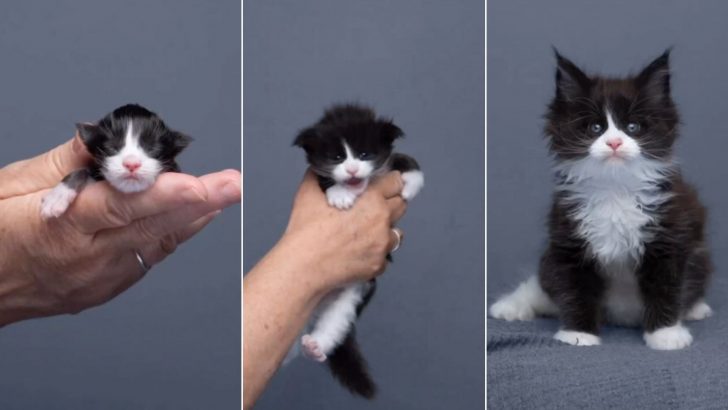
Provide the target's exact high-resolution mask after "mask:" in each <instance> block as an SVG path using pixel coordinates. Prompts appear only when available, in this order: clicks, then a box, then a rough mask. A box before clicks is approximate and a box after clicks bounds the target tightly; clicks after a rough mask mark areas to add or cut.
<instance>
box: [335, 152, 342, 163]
mask: <svg viewBox="0 0 728 410" xmlns="http://www.w3.org/2000/svg"><path fill="white" fill-rule="evenodd" d="M334 159H335V160H337V161H341V160H342V159H344V156H343V155H341V154H336V155H334Z"/></svg>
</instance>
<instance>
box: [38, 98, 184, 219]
mask: <svg viewBox="0 0 728 410" xmlns="http://www.w3.org/2000/svg"><path fill="white" fill-rule="evenodd" d="M76 128H77V129H78V134H79V136H80V137H81V140H82V141H83V142H84V144H85V145H86V148H87V150H88V152H89V153H90V154H91V156H92V157H93V160H94V162H93V163H92V164H91V165H90V166H89V167H88V168H83V169H79V170H76V171H73V172H71V173H70V174H68V175H67V176H66V177H65V178H63V180H62V181H61V183H60V184H58V185H57V186H56V187H55V188H53V190H51V191H50V192H49V193H48V194H47V195H46V196H45V197H44V198H43V200H42V204H41V216H42V217H43V218H44V219H48V218H56V217H59V216H61V215H62V214H63V213H64V212H66V209H68V207H69V206H70V205H71V203H73V200H74V199H76V196H77V195H78V193H79V192H81V189H83V187H84V186H85V185H86V183H87V182H88V181H89V180H91V179H94V180H96V181H100V180H103V179H105V180H107V181H109V184H110V185H111V186H112V187H114V188H116V189H117V190H119V191H121V192H125V193H131V192H139V191H144V190H146V189H148V188H149V187H151V186H152V184H154V181H155V180H156V179H157V176H159V174H160V173H162V172H169V171H171V172H178V171H179V167H178V166H177V163H176V162H175V157H176V156H177V155H178V154H179V153H180V152H181V151H182V150H183V149H184V148H185V147H186V146H187V145H188V144H189V143H190V141H191V138H190V137H188V136H186V135H184V134H182V133H180V132H177V131H172V130H170V129H169V128H167V126H166V125H165V124H164V122H163V121H162V119H161V118H159V116H157V114H155V113H153V112H151V111H149V110H147V109H146V108H144V107H142V106H140V105H136V104H128V105H125V106H123V107H119V108H117V109H115V110H114V111H113V112H112V113H110V114H108V115H106V116H105V117H104V118H102V119H101V120H100V121H99V122H98V123H97V124H76Z"/></svg>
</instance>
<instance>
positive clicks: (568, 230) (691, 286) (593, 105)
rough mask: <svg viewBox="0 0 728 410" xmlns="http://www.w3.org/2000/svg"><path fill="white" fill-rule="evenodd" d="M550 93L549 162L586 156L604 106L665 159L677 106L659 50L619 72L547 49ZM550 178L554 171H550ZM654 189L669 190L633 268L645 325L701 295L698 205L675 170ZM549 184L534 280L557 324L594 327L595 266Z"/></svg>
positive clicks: (705, 264) (597, 306) (676, 313)
mask: <svg viewBox="0 0 728 410" xmlns="http://www.w3.org/2000/svg"><path fill="white" fill-rule="evenodd" d="M556 58H557V65H558V67H557V70H556V93H555V97H554V99H553V100H552V102H551V104H550V105H549V108H548V112H547V114H546V119H547V124H546V128H545V133H546V136H547V138H548V142H549V148H550V151H551V153H552V154H553V155H554V157H555V159H556V161H557V163H558V162H561V161H566V160H573V159H580V158H583V157H585V156H587V155H588V147H589V146H590V145H591V143H592V142H593V141H594V140H595V139H596V138H598V135H595V134H594V133H593V132H591V131H592V130H593V128H591V125H592V124H601V125H602V126H603V127H605V128H606V118H605V114H604V107H609V109H610V111H611V112H612V115H613V117H614V121H615V122H616V124H617V126H619V127H620V128H621V129H624V128H623V127H624V125H625V124H626V123H627V122H637V123H639V124H640V125H641V127H640V129H639V131H638V132H635V133H633V134H631V135H630V136H631V137H633V138H634V139H635V140H636V141H637V142H638V144H639V145H640V147H641V149H642V153H643V154H642V155H644V156H645V157H647V158H650V159H656V160H660V161H667V160H669V159H670V158H671V157H672V155H673V144H674V142H675V139H676V138H677V136H678V131H677V128H678V123H679V119H678V113H677V109H676V107H675V104H674V102H673V100H672V97H671V95H670V70H669V51H666V52H665V53H664V54H662V55H661V56H659V57H658V58H657V59H655V60H654V61H652V62H651V63H650V64H649V65H647V66H646V67H645V68H644V69H643V70H642V71H640V72H639V73H638V74H637V75H635V76H631V77H626V78H605V77H599V76H588V75H587V74H585V73H584V72H583V71H582V70H580V69H579V68H578V67H577V66H576V65H575V64H574V63H572V62H571V61H569V60H568V59H566V58H564V57H562V56H561V55H559V54H558V52H556ZM557 178H559V176H558V175H557ZM653 189H654V190H658V191H667V192H670V193H672V197H671V199H669V200H667V201H666V202H664V203H662V204H661V205H660V206H659V208H656V209H644V212H650V213H651V214H652V215H654V216H656V222H655V223H654V224H651V225H648V226H646V227H645V228H644V229H645V230H648V231H649V232H650V233H652V234H653V236H652V238H651V239H649V240H648V242H647V243H646V244H645V250H644V253H643V254H642V257H641V260H639V261H635V269H634V274H635V275H636V278H637V283H638V285H639V290H640V292H641V296H642V298H643V302H644V317H643V323H642V324H643V327H644V329H645V330H646V331H648V332H651V331H653V330H655V329H658V328H661V327H665V326H671V325H674V324H675V323H676V322H677V321H678V320H679V318H680V315H681V314H682V313H684V312H685V311H686V310H687V309H689V308H690V307H691V306H692V305H693V304H694V303H695V302H696V301H698V300H699V299H700V298H702V297H703V296H704V294H705V288H706V286H707V282H708V278H709V276H710V272H711V271H712V264H711V261H710V255H709V253H708V250H707V246H706V243H705V233H704V227H705V223H706V210H705V208H704V207H703V206H702V204H701V203H700V201H699V199H698V196H697V193H696V191H695V190H694V189H693V188H692V187H691V186H690V185H688V184H687V183H686V182H685V181H684V180H683V178H682V176H681V174H680V171H679V169H678V168H675V171H674V172H673V173H671V174H670V176H669V177H667V179H666V180H664V181H662V182H661V183H659V184H656V185H655V186H654V187H653ZM564 198H565V197H564V194H563V193H561V192H557V193H555V194H554V197H553V204H552V207H551V211H550V214H549V222H548V230H549V242H548V247H547V249H546V251H545V252H544V255H543V257H542V258H541V264H540V271H539V276H540V283H541V286H542V288H543V289H544V290H545V291H546V293H547V294H548V295H549V296H550V298H551V299H552V300H553V301H554V302H555V303H556V305H557V306H558V308H559V312H560V317H561V320H562V321H563V325H564V328H565V329H568V330H576V331H582V332H587V333H592V334H597V333H598V331H599V325H600V323H601V321H602V317H601V316H602V302H603V296H604V292H605V287H606V282H607V281H608V280H609V278H608V277H605V276H604V275H602V274H601V273H602V272H603V270H604V269H605V267H604V266H601V263H600V262H599V260H598V259H597V258H595V257H594V255H593V254H591V252H590V250H589V244H588V243H587V242H586V240H585V239H583V238H582V237H580V236H579V235H578V234H577V223H576V222H575V221H574V219H573V218H572V216H571V215H572V214H571V212H570V211H571V210H572V209H573V206H575V205H574V204H570V203H568V201H565V200H564Z"/></svg>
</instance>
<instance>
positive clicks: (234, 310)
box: [0, 0, 240, 409]
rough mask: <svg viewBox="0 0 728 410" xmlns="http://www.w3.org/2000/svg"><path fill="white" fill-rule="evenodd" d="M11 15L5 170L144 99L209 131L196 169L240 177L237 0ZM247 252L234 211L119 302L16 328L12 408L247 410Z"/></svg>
mask: <svg viewBox="0 0 728 410" xmlns="http://www.w3.org/2000/svg"><path fill="white" fill-rule="evenodd" d="M2 6H3V7H2V13H0V56H2V57H1V59H2V63H0V90H2V92H0V124H2V126H0V141H1V144H2V148H0V165H4V164H7V163H10V162H12V161H15V160H19V159H22V158H26V157H29V156H32V155H35V154H37V153H40V152H43V151H45V150H47V149H49V148H51V147H53V146H55V145H57V144H59V143H62V142H64V141H66V140H67V139H68V138H70V137H71V136H73V133H74V127H73V124H74V123H75V122H77V121H83V120H88V121H95V120H97V119H99V118H100V117H101V116H102V115H104V114H105V113H106V112H107V111H109V110H111V109H113V108H115V107H116V106H118V105H120V104H123V103H126V102H139V103H142V104H145V105H147V106H148V107H150V108H151V109H153V110H156V111H157V112H158V113H159V114H160V115H162V116H163V117H164V118H165V119H166V120H167V121H168V123H169V124H170V125H171V126H173V127H177V128H179V129H180V130H184V131H186V132H188V133H189V134H190V135H192V136H194V137H196V141H195V142H194V143H193V144H192V145H191V146H190V148H189V149H188V151H187V152H186V153H184V154H183V155H182V157H181V161H180V163H181V166H182V168H183V169H184V170H186V171H187V172H189V173H192V174H195V175H201V174H204V173H208V172H212V171H215V170H218V169H223V168H239V166H240V5H239V3H238V2H237V1H234V0H230V1H218V2H204V1H187V0H184V1H180V0H174V1H123V2H118V1H95V0H93V1H91V0H87V1H76V0H74V1H54V2H28V1H21V0H13V1H8V2H3V5H2ZM3 239H4V238H3ZM239 252H240V207H232V208H230V209H229V210H227V211H225V212H223V214H222V215H220V216H219V217H218V219H217V220H215V221H214V222H213V223H212V224H211V225H209V226H208V228H207V229H206V230H205V231H204V232H202V233H201V234H199V235H198V236H197V237H195V238H193V239H192V240H191V241H190V242H188V243H187V244H185V245H182V246H181V247H180V248H178V250H177V252H176V253H175V254H174V255H173V256H171V257H170V258H168V259H167V260H166V261H165V262H163V263H162V264H160V265H158V266H155V267H154V269H153V270H152V271H150V273H149V274H148V276H147V277H146V278H145V279H144V280H142V281H141V282H140V283H139V284H137V285H136V286H135V287H132V288H131V289H130V290H129V291H127V292H126V293H125V294H123V295H121V296H120V297H118V298H117V299H115V300H114V301H112V302H111V303H109V304H107V305H105V306H102V307H99V308H95V309H92V310H89V311H86V312H83V313H81V314H79V315H77V316H64V317H54V318H46V319H39V320H33V321H28V322H25V323H20V324H14V325H10V326H8V327H5V328H3V329H0V369H2V370H0V408H2V409H29V408H35V409H40V408H42V409H101V408H103V409H201V408H210V409H221V408H239V406H240V310H239V309H240V308H239V306H240V305H239V303H240V253H239Z"/></svg>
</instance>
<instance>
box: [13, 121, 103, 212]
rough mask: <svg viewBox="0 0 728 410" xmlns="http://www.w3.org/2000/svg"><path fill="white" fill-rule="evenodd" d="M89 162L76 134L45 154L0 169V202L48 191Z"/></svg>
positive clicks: (88, 157) (83, 146) (87, 154)
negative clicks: (43, 190) (9, 198)
mask: <svg viewBox="0 0 728 410" xmlns="http://www.w3.org/2000/svg"><path fill="white" fill-rule="evenodd" d="M90 160H91V155H89V153H88V151H86V146H85V145H84V144H83V142H82V141H81V138H80V137H79V136H78V134H76V136H74V137H73V138H72V139H70V140H69V141H67V142H66V143H65V144H61V145H59V146H57V147H55V148H53V149H52V150H50V151H48V152H45V153H43V154H41V155H38V156H36V157H34V158H30V159H26V160H22V161H18V162H14V163H12V164H10V165H8V166H6V167H5V168H2V169H0V199H4V198H8V197H11V196H17V195H25V194H29V193H31V192H36V191H40V190H42V189H47V188H51V187H53V186H55V185H56V184H58V182H60V181H61V179H63V177H65V176H66V175H67V174H69V173H70V172H71V171H73V170H75V169H79V168H83V167H85V166H86V165H87V164H88V162H89V161H90Z"/></svg>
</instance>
